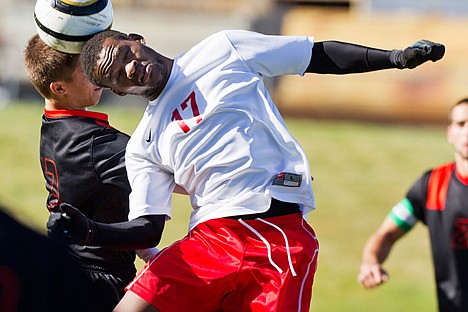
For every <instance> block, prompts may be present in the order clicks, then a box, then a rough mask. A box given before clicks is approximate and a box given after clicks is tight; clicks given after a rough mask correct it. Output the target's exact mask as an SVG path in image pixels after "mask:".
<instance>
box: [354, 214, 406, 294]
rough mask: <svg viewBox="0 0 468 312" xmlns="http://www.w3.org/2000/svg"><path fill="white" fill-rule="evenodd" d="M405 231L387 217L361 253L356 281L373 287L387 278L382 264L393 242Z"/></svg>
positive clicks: (367, 286) (366, 286)
mask: <svg viewBox="0 0 468 312" xmlns="http://www.w3.org/2000/svg"><path fill="white" fill-rule="evenodd" d="M404 234H405V232H404V231H403V230H402V229H400V228H399V227H398V226H397V225H396V224H395V222H394V221H393V220H392V219H391V218H389V217H387V218H386V219H385V220H384V222H383V223H382V225H381V226H380V228H379V229H378V230H377V232H375V233H374V234H373V235H372V236H371V237H370V238H369V240H368V241H367V243H366V245H365V247H364V251H363V254H362V262H361V268H360V272H359V275H358V282H359V283H360V284H361V285H362V286H364V287H365V288H374V287H376V286H379V285H381V284H382V283H384V282H386V281H387V280H388V274H387V272H386V271H385V270H384V269H383V267H382V265H383V263H384V261H385V260H386V259H387V257H388V255H389V254H390V250H391V249H392V247H393V245H394V244H395V242H396V241H397V240H398V239H399V238H401V237H402V236H403V235H404Z"/></svg>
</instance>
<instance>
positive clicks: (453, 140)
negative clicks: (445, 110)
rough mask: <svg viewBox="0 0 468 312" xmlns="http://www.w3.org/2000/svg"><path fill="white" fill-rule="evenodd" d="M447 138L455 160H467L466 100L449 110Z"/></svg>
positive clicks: (467, 116) (467, 122)
mask: <svg viewBox="0 0 468 312" xmlns="http://www.w3.org/2000/svg"><path fill="white" fill-rule="evenodd" d="M447 138H448V141H449V143H450V144H452V145H453V148H454V152H455V159H459V160H462V159H463V160H468V98H465V99H462V100H460V101H458V102H457V103H456V104H455V105H454V106H453V107H452V109H451V110H450V113H449V125H448V127H447Z"/></svg>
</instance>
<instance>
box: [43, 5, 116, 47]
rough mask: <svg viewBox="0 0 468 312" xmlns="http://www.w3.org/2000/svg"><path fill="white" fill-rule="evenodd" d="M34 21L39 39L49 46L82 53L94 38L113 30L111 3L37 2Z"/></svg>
mask: <svg viewBox="0 0 468 312" xmlns="http://www.w3.org/2000/svg"><path fill="white" fill-rule="evenodd" d="M34 20H35V24H36V30H37V33H38V35H39V37H40V38H41V39H42V40H43V41H44V42H45V43H46V44H47V45H48V46H50V47H52V48H54V49H56V50H59V51H61V52H65V53H72V54H79V53H80V52H81V48H82V47H83V44H84V43H85V42H86V41H87V40H88V39H90V38H91V37H92V36H93V35H95V34H96V33H98V32H101V31H103V30H107V29H110V28H111V26H112V20H113V9H112V3H111V0H37V2H36V6H35V8H34Z"/></svg>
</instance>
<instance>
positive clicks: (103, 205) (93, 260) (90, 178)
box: [24, 35, 157, 312]
mask: <svg viewBox="0 0 468 312" xmlns="http://www.w3.org/2000/svg"><path fill="white" fill-rule="evenodd" d="M79 57H80V56H79V54H66V53H62V52H59V51H57V50H55V49H53V48H51V47H49V46H48V45H46V44H45V43H44V42H43V41H42V40H41V39H40V38H39V36H38V35H35V36H33V37H32V38H31V39H30V40H29V42H28V44H27V46H26V48H25V50H24V63H25V67H26V72H27V74H28V77H29V79H30V80H31V82H32V84H33V85H34V87H35V88H36V89H37V91H38V92H39V93H40V94H41V95H42V96H43V97H44V99H45V105H44V115H43V116H42V127H41V137H40V161H41V167H42V171H43V175H44V178H45V180H46V188H47V191H48V192H49V194H48V197H47V202H46V205H47V209H48V210H49V211H50V212H51V217H50V220H49V223H48V225H49V227H50V228H51V230H50V231H49V235H50V236H52V237H58V238H59V239H61V240H62V238H63V231H56V229H55V228H53V227H54V225H55V224H56V223H55V219H54V218H60V217H61V215H60V214H59V213H57V212H59V205H60V203H61V202H62V201H66V202H69V203H73V205H75V206H76V207H85V208H84V209H83V210H82V212H83V213H84V214H85V215H86V216H88V217H89V218H91V219H93V220H95V221H99V222H105V223H107V222H108V223H112V222H120V221H126V220H128V211H129V209H128V207H129V194H130V185H129V182H128V179H127V172H126V168H125V162H124V156H125V147H126V145H127V142H128V140H129V136H128V135H127V134H125V133H122V132H120V131H118V130H117V129H115V128H113V127H112V126H111V125H110V124H109V121H108V116H107V115H106V114H104V113H99V112H92V111H88V110H87V108H88V107H92V106H95V105H96V104H97V103H98V102H99V99H100V97H101V94H102V89H101V88H100V87H97V86H95V85H93V84H92V83H91V82H89V81H88V79H87V78H86V77H85V76H84V74H83V72H82V69H81V66H80V61H79ZM70 251H71V253H72V254H73V256H75V257H76V258H77V259H78V261H79V262H80V264H81V266H82V267H83V268H84V269H85V270H86V273H87V276H88V277H89V278H90V280H91V281H92V290H93V295H94V299H93V300H92V302H93V305H94V311H101V312H105V311H112V309H113V308H114V307H115V305H116V304H117V302H118V301H119V300H120V299H121V298H122V296H123V294H124V287H125V286H126V285H127V284H128V283H129V282H130V281H132V279H133V278H134V277H135V273H136V267H135V264H134V261H135V251H133V250H130V249H129V250H112V249H109V248H105V247H100V246H78V245H75V244H70ZM155 252H157V249H155V248H154V249H147V250H145V251H141V257H142V258H143V259H145V260H148V259H149V258H150V257H151V256H152V255H153V254H154V253H155Z"/></svg>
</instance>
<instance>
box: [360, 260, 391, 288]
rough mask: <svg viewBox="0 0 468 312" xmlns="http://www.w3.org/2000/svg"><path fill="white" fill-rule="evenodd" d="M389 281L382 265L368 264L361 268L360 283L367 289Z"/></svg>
mask: <svg viewBox="0 0 468 312" xmlns="http://www.w3.org/2000/svg"><path fill="white" fill-rule="evenodd" d="M387 280H388V274H387V272H385V270H384V269H383V268H382V266H381V265H380V264H377V263H376V264H366V265H362V266H361V272H360V273H359V275H358V281H359V283H361V284H362V286H364V287H365V288H374V287H376V286H379V285H380V284H382V283H383V282H386V281H387Z"/></svg>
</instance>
